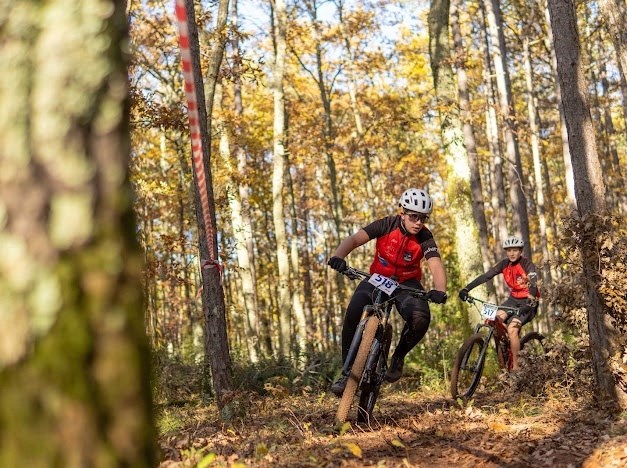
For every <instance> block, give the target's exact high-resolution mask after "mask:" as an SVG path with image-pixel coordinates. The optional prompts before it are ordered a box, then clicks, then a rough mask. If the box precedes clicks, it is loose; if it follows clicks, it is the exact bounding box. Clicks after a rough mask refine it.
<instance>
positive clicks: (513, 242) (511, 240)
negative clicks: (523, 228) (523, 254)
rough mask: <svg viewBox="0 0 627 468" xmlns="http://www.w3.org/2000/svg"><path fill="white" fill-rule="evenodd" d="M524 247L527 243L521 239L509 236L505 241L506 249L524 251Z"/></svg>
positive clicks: (504, 246)
mask: <svg viewBox="0 0 627 468" xmlns="http://www.w3.org/2000/svg"><path fill="white" fill-rule="evenodd" d="M524 246H525V242H524V241H523V240H522V239H521V238H520V237H516V236H509V237H508V238H507V239H505V240H504V241H503V248H504V249H510V248H513V247H516V248H519V249H522V248H523V247H524Z"/></svg>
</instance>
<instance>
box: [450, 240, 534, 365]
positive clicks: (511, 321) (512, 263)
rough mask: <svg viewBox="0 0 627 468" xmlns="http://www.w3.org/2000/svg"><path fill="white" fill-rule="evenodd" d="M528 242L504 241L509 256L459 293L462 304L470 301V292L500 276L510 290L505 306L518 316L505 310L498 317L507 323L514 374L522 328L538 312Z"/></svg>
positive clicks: (500, 311)
mask: <svg viewBox="0 0 627 468" xmlns="http://www.w3.org/2000/svg"><path fill="white" fill-rule="evenodd" d="M524 246H525V242H524V241H523V240H522V239H521V238H519V237H516V236H510V237H508V238H507V239H505V241H504V242H503V249H505V252H506V253H507V258H504V259H503V260H501V261H500V262H498V263H497V264H496V265H494V266H493V267H492V268H490V269H489V270H488V271H486V272H485V273H484V274H482V275H480V276H478V277H477V278H475V279H474V280H472V281H471V282H470V283H468V285H466V287H465V288H464V289H462V290H461V291H460V292H459V298H460V299H461V300H462V301H465V300H466V299H468V292H469V291H470V290H472V289H473V288H476V287H477V286H479V285H480V284H483V283H485V282H486V281H488V280H490V279H492V278H494V277H495V276H496V275H498V274H499V273H502V274H503V279H504V280H505V283H506V284H507V286H508V287H509V289H510V295H509V297H508V298H507V300H506V301H505V302H503V304H502V305H503V306H505V307H515V308H518V309H519V315H518V316H514V315H511V314H508V313H507V312H505V311H504V310H499V311H498V316H499V317H500V318H501V320H503V321H504V322H505V323H506V324H507V331H508V334H509V340H510V343H511V347H512V371H517V370H518V369H519V367H518V352H519V351H520V329H521V328H522V326H523V325H524V324H526V323H529V322H530V321H531V320H532V319H533V318H534V317H535V316H536V313H537V311H538V299H539V297H540V291H539V290H538V287H537V286H536V281H535V280H536V277H537V272H536V266H535V265H534V264H533V262H532V261H531V260H529V259H528V258H526V257H523V255H522V252H523V247H524Z"/></svg>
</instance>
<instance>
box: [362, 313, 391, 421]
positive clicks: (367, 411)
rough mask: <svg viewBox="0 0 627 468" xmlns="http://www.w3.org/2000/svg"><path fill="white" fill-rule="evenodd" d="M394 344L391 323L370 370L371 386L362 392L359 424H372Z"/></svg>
mask: <svg viewBox="0 0 627 468" xmlns="http://www.w3.org/2000/svg"><path fill="white" fill-rule="evenodd" d="M391 344H392V325H390V324H389V323H388V324H387V326H386V327H385V332H384V333H383V336H382V337H381V346H382V348H380V352H379V356H378V358H377V360H376V362H375V364H374V366H373V368H372V369H370V373H371V375H370V379H371V382H370V384H369V385H368V386H367V387H366V388H363V385H362V390H361V396H360V397H359V407H358V408H357V422H363V423H368V424H370V418H371V417H372V411H373V410H374V405H375V403H376V402H377V398H378V397H379V390H380V389H381V383H382V382H383V378H384V376H385V372H386V370H387V365H386V363H387V359H388V354H389V352H390V345H391Z"/></svg>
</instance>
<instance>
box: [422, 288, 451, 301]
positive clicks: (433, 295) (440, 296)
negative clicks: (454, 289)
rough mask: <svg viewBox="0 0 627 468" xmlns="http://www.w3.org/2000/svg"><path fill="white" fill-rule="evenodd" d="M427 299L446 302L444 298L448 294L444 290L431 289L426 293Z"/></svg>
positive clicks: (446, 297)
mask: <svg viewBox="0 0 627 468" xmlns="http://www.w3.org/2000/svg"><path fill="white" fill-rule="evenodd" d="M427 299H429V300H430V301H431V302H434V303H436V304H446V300H447V299H448V296H447V295H446V293H445V292H444V291H438V290H437V289H432V290H431V291H429V292H428V293H427Z"/></svg>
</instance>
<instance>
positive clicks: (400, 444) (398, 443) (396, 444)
mask: <svg viewBox="0 0 627 468" xmlns="http://www.w3.org/2000/svg"><path fill="white" fill-rule="evenodd" d="M392 445H393V446H394V447H399V448H405V444H404V443H403V442H401V440H400V439H394V440H393V441H392Z"/></svg>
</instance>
